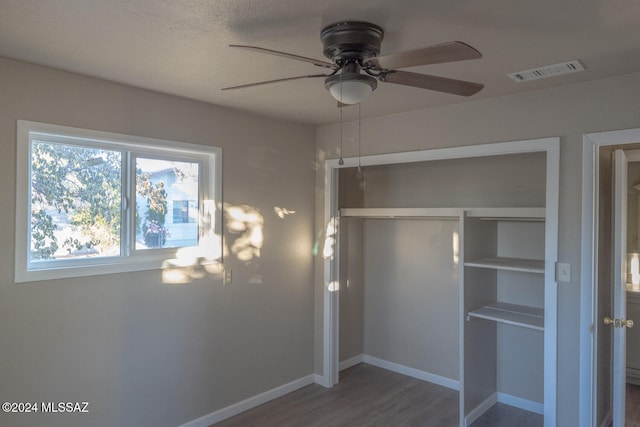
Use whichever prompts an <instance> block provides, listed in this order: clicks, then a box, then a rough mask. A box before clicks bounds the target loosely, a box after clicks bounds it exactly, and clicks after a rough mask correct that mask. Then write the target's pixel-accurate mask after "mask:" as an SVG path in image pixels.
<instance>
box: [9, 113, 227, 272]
mask: <svg viewBox="0 0 640 427" xmlns="http://www.w3.org/2000/svg"><path fill="white" fill-rule="evenodd" d="M220 151H221V150H220V149H219V148H213V147H206V146H198V145H191V144H184V143H178V142H172V141H162V140H155V139H149V138H138V137H132V136H126V135H117V134H110V133H105V132H96V131H89V130H83V129H75V128H68V127H62V126H54V125H47V124H42V123H34V122H27V121H18V165H17V187H18V188H17V204H16V268H15V274H16V281H17V282H23V281H31V280H42V279H53V278H62V277H73V276H83V275H92V274H104V273H111V272H122V271H134V270H144V269H153V268H162V266H163V265H165V264H166V261H167V260H171V259H175V258H176V257H178V256H179V254H180V250H182V249H187V248H188V249H190V254H191V256H193V255H194V253H195V254H197V259H199V260H205V262H207V261H213V260H215V259H217V258H218V257H219V255H220V254H221V250H220V248H219V247H214V246H215V243H213V242H214V241H219V240H220V239H213V238H212V237H213V236H214V235H215V233H216V227H219V224H220V221H219V218H218V217H219V216H220V214H219V210H218V209H217V208H216V206H217V205H220V202H221V201H220V199H219V195H220V194H221V191H220V188H221V185H220V169H221V168H220V162H221V153H220ZM194 250H195V251H196V252H194Z"/></svg>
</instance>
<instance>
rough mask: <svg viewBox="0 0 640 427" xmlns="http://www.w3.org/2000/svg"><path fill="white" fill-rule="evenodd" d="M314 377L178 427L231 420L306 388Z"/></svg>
mask: <svg viewBox="0 0 640 427" xmlns="http://www.w3.org/2000/svg"><path fill="white" fill-rule="evenodd" d="M315 377H316V375H307V376H306V377H302V378H300V379H297V380H295V381H291V382H290V383H287V384H284V385H281V386H280V387H276V388H273V389H271V390H267V391H265V392H264V393H260V394H257V395H255V396H253V397H250V398H248V399H245V400H243V401H241V402H238V403H234V404H233V405H230V406H227V407H226V408H222V409H219V410H217V411H215V412H212V413H210V414H207V415H204V416H202V417H200V418H197V419H195V420H192V421H189V422H187V423H185V424H182V425H181V426H179V427H209V426H210V425H211V424H215V423H218V422H220V421H222V420H226V419H227V418H231V417H233V416H234V415H238V414H239V413H241V412H244V411H247V410H249V409H252V408H255V407H256V406H260V405H262V404H263V403H266V402H268V401H270V400H273V399H276V398H278V397H281V396H284V395H285V394H288V393H291V392H292V391H296V390H298V389H300V388H302V387H305V386H308V385H309V384H313V383H314V382H315V380H316V378H315Z"/></svg>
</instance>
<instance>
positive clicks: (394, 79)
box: [378, 70, 484, 96]
mask: <svg viewBox="0 0 640 427" xmlns="http://www.w3.org/2000/svg"><path fill="white" fill-rule="evenodd" d="M378 79H380V81H382V82H388V83H395V84H399V85H405V86H413V87H418V88H421V89H429V90H435V91H438V92H444V93H450V94H453V95H461V96H471V95H473V94H475V93H478V92H479V91H480V90H481V89H482V88H483V87H484V85H483V84H480V83H473V82H466V81H464V80H456V79H449V78H447V77H438V76H430V75H428V74H418V73H411V72H408V71H395V70H394V71H389V72H388V73H385V74H382V75H380V76H379V77H378Z"/></svg>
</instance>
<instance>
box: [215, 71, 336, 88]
mask: <svg viewBox="0 0 640 427" xmlns="http://www.w3.org/2000/svg"><path fill="white" fill-rule="evenodd" d="M329 75H330V74H310V75H308V76H296V77H285V78H284V79H276V80H266V81H264V82H257V83H249V84H246V85H239V86H231V87H223V88H222V89H221V90H233V89H244V88H247V87H253V86H262V85H268V84H272V83H279V82H286V81H289V80H300V79H312V78H314V77H329Z"/></svg>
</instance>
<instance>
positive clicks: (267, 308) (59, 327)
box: [0, 59, 314, 427]
mask: <svg viewBox="0 0 640 427" xmlns="http://www.w3.org/2000/svg"><path fill="white" fill-rule="evenodd" d="M0 94H1V96H0V144H1V148H2V156H0V178H1V180H2V183H3V184H2V186H1V187H0V200H2V201H3V202H4V209H2V210H0V224H2V225H1V226H0V242H2V243H1V244H0V348H1V352H0V400H1V401H3V402H4V401H18V402H19V401H31V402H32V401H89V402H90V406H89V410H90V413H89V414H83V415H76V414H74V415H68V416H67V415H61V414H55V415H53V416H49V417H43V416H42V415H41V414H37V415H35V414H29V415H20V414H3V413H0V425H3V426H33V425H57V426H62V425H64V426H70V427H72V426H93V427H100V426H105V427H111V426H117V425H121V426H125V425H127V426H151V425H153V426H176V425H179V424H182V423H184V422H187V421H190V420H193V419H195V418H198V417H199V416H202V415H205V414H208V413H210V412H213V411H215V410H217V409H220V408H223V407H225V406H228V405H230V404H232V403H235V402H238V401H240V400H243V399H245V398H248V397H250V396H253V395H255V394H258V393H261V392H263V391H265V390H268V389H270V388H273V387H276V386H280V385H282V384H284V383H287V382H289V381H292V380H295V379H298V378H301V377H303V376H306V375H309V374H311V373H312V372H313V357H314V353H313V338H312V337H313V327H314V325H313V314H312V313H313V289H312V286H313V284H312V268H313V266H312V247H313V243H314V242H313V236H314V230H313V215H314V212H313V204H314V197H313V193H312V191H310V190H311V189H312V188H313V185H314V168H313V166H314V165H313V163H314V132H313V129H312V128H311V127H306V126H301V125H295V124H290V123H286V122H278V121H273V120H268V119H264V118H261V117H258V116H252V115H247V114H243V113H239V112H234V111H231V110H227V109H223V108H219V107H216V106H212V105H207V104H203V103H198V102H194V101H189V100H185V99H181V98H176V97H172V96H168V95H162V94H158V93H153V92H149V91H145V90H141V89H135V88H131V87H127V86H123V85H119V84H115V83H111V82H106V81H102V80H98V79H94V78H89V77H85V76H80V75H75V74H71V73H66V72H61V71H56V70H52V69H47V68H43V67H38V66H33V65H29V64H25V63H20V62H14V61H10V60H4V59H0ZM17 119H26V120H33V121H40V122H48V123H54V124H59V125H67V126H75V127H81V128H86V129H96V130H102V131H109V132H117V133H125V134H131V135H139V136H144V137H153V138H162V139H170V140H176V141H183V142H187V143H195V144H202V145H209V144H210V145H216V146H220V147H222V148H223V169H224V171H223V173H224V178H223V179H224V181H223V188H224V199H225V201H226V202H228V203H231V204H235V205H249V206H252V207H254V208H256V209H258V210H259V211H260V213H261V214H262V215H263V216H264V236H265V241H264V246H263V247H262V251H261V255H260V257H259V258H254V259H252V260H250V261H248V262H242V261H240V260H238V259H236V258H235V257H234V256H233V255H232V254H229V255H228V257H227V259H226V263H227V268H232V269H233V283H232V284H231V285H230V286H223V285H222V283H221V279H220V277H219V276H216V275H211V274H205V275H204V276H202V277H192V280H191V281H190V282H189V283H184V284H180V285H175V284H174V285H169V284H165V283H163V280H162V274H161V272H160V271H143V272H136V273H127V274H113V275H108V276H93V277H84V278H76V279H66V280H51V281H43V282H32V283H22V284H15V283H14V281H13V259H14V252H13V251H14V249H13V242H14V229H13V225H12V224H13V223H14V216H15V213H14V212H15V211H14V201H15V158H16V148H15V145H16V120H17ZM275 207H280V208H286V209H288V210H290V211H295V214H292V215H289V216H286V217H285V218H283V219H281V218H279V217H278V216H277V215H276V213H275V211H274V208H275ZM225 237H226V238H227V239H228V240H232V238H233V237H234V236H232V235H230V234H226V235H225Z"/></svg>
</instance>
